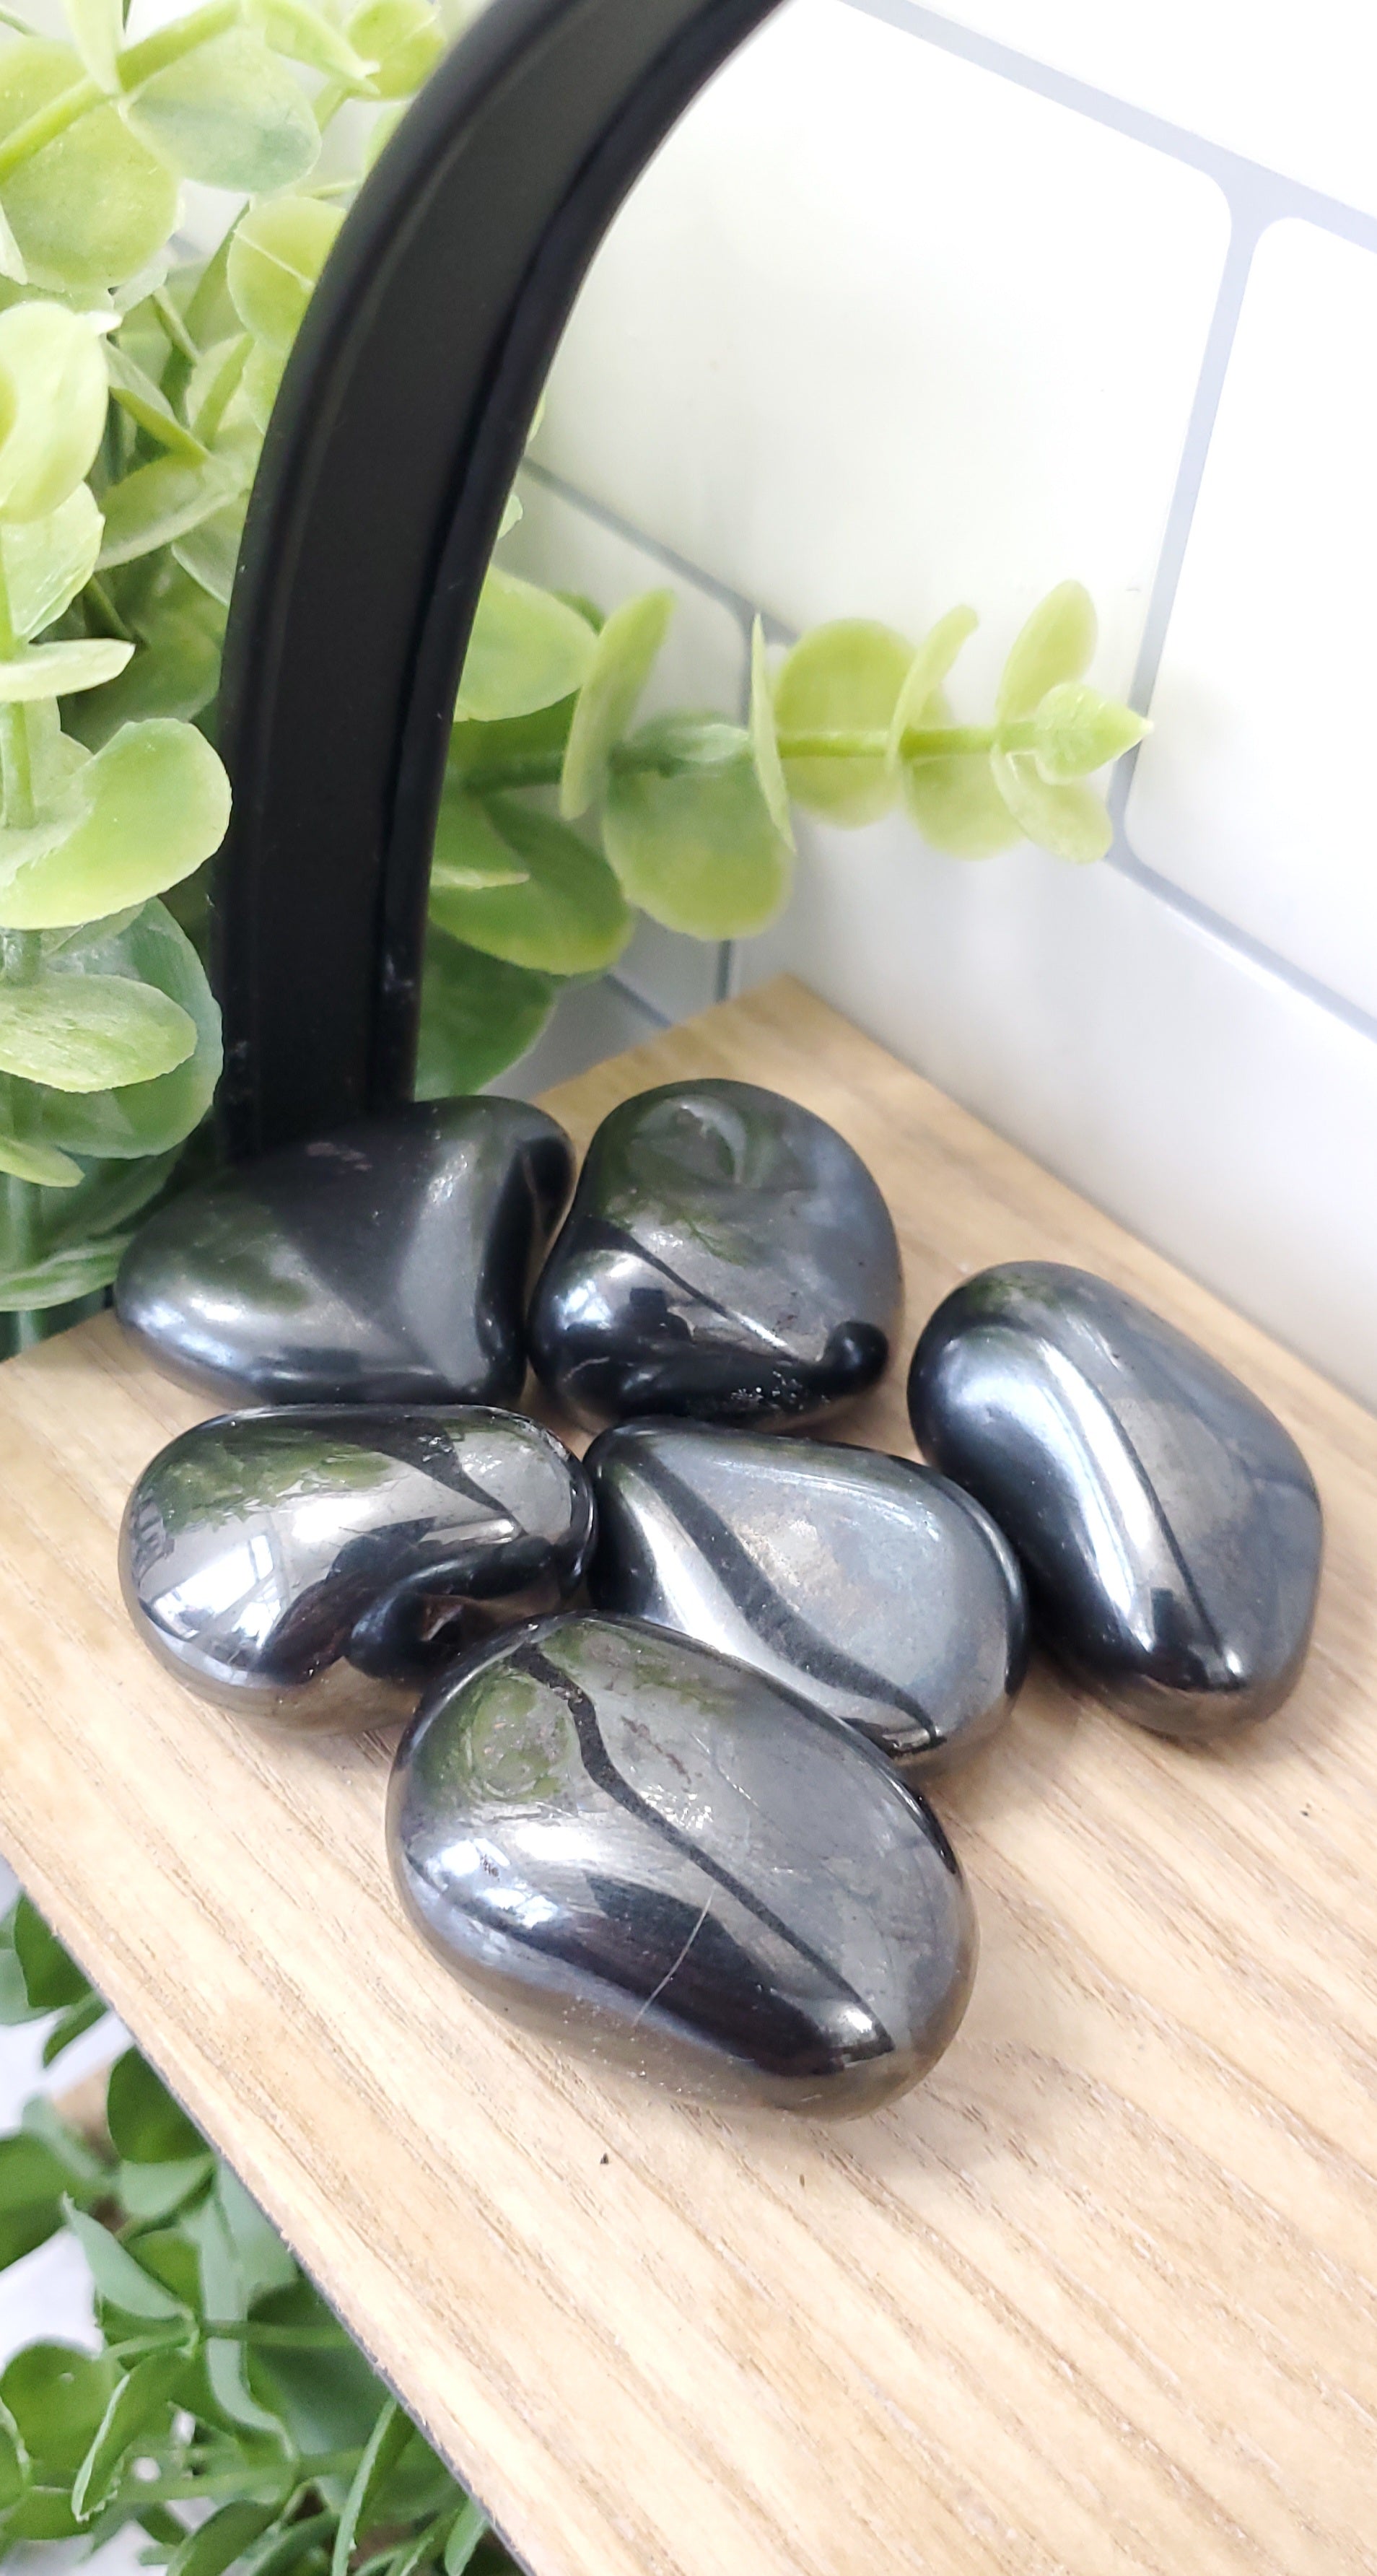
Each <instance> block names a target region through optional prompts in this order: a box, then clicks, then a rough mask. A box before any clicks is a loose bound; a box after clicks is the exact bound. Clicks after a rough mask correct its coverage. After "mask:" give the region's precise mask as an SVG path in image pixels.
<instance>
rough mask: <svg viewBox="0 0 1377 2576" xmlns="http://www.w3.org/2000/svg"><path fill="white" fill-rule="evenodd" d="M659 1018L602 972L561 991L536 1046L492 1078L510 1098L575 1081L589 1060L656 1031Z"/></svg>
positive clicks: (528, 1097) (595, 1060)
mask: <svg viewBox="0 0 1377 2576" xmlns="http://www.w3.org/2000/svg"><path fill="white" fill-rule="evenodd" d="M659 1026H660V1022H659V1020H658V1019H656V1018H655V1017H654V1016H653V1015H652V1013H651V1012H649V1011H648V1010H647V1009H646V1008H645V1005H644V1003H643V1002H639V1001H637V999H636V997H635V995H634V994H632V993H628V992H623V991H622V990H621V989H620V988H619V986H618V985H616V984H613V983H610V982H609V981H608V979H607V978H606V977H605V976H604V977H601V978H600V979H599V981H598V982H597V983H595V984H574V985H571V986H570V989H569V991H568V992H567V993H563V994H561V996H560V999H559V1001H558V1002H557V1003H556V1005H555V1009H554V1012H553V1015H552V1017H551V1018H550V1020H549V1021H548V1022H547V1024H546V1026H545V1027H544V1028H543V1029H542V1031H541V1033H540V1036H539V1037H538V1038H537V1039H536V1042H535V1045H534V1046H533V1047H528V1048H527V1050H526V1053H525V1054H524V1055H523V1056H519V1057H518V1058H517V1061H516V1063H515V1064H513V1065H509V1066H508V1067H507V1070H506V1072H505V1073H499V1074H498V1075H497V1077H496V1079H495V1080H494V1081H492V1082H490V1083H489V1084H488V1089H489V1091H495V1092H497V1093H499V1094H500V1096H501V1097H502V1098H503V1099H506V1100H533V1099H534V1098H535V1096H536V1093H537V1092H539V1091H549V1090H551V1089H552V1088H553V1086H554V1085H555V1083H557V1082H572V1081H573V1078H574V1076H575V1074H577V1073H586V1072H587V1070H588V1067H589V1066H590V1064H601V1063H602V1061H603V1058H604V1057H605V1056H609V1055H620V1054H621V1053H622V1052H623V1050H624V1049H625V1048H627V1047H634V1046H641V1045H642V1044H643V1043H644V1041H645V1039H646V1038H650V1037H654V1035H655V1032H656V1030H657V1029H658V1028H659Z"/></svg>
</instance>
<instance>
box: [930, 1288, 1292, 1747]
mask: <svg viewBox="0 0 1377 2576" xmlns="http://www.w3.org/2000/svg"><path fill="white" fill-rule="evenodd" d="M909 1409H910V1412H911V1414H912V1417H913V1428H914V1431H915V1433H916V1434H917V1437H918V1439H919V1441H920V1443H921V1444H922V1447H923V1448H924V1449H925V1450H926V1451H927V1454H928V1456H929V1457H930V1458H931V1459H932V1460H933V1461H934V1462H935V1464H936V1465H937V1466H939V1467H941V1468H944V1469H945V1471H946V1473H947V1474H948V1475H949V1476H954V1477H955V1478H956V1479H957V1480H958V1482H959V1483H961V1484H962V1485H965V1486H966V1487H967V1488H968V1490H969V1491H970V1492H971V1493H973V1494H975V1495H977V1496H978V1498H979V1500H980V1501H981V1502H982V1503H983V1504H984V1505H985V1508H986V1510H987V1511H988V1512H990V1513H992V1514H993V1516H994V1518H995V1519H996V1520H997V1521H998V1522H999V1524H1000V1527H1001V1528H1002V1529H1003V1530H1004V1532H1005V1533H1006V1535H1007V1536H1008V1537H1009V1538H1010V1539H1011V1540H1012V1542H1013V1545H1014V1547H1015V1549H1016V1550H1017V1552H1018V1554H1019V1556H1020V1558H1021V1559H1022V1563H1023V1569H1024V1573H1025V1575H1026V1576H1027V1579H1028V1587H1029V1593H1030V1597H1031V1601H1032V1606H1033V1612H1034V1617H1035V1621H1036V1623H1037V1625H1038V1628H1039V1630H1040V1632H1041V1634H1042V1636H1043V1637H1044V1638H1045V1640H1046V1642H1047V1644H1048V1645H1049V1646H1050V1647H1051V1648H1052V1649H1053V1651H1054V1652H1055V1653H1056V1654H1057V1655H1058V1656H1059V1657H1060V1659H1061V1661H1062V1662H1063V1663H1064V1664H1066V1665H1067V1667H1068V1668H1069V1669H1070V1671H1071V1672H1072V1673H1073V1674H1074V1675H1075V1676H1076V1677H1077V1678H1078V1679H1080V1680H1081V1681H1083V1682H1084V1683H1085V1684H1086V1685H1087V1686H1088V1687H1089V1688H1090V1689H1091V1690H1093V1691H1095V1692H1097V1693H1098V1694H1099V1696H1100V1697H1101V1698H1103V1699H1105V1700H1107V1701H1108V1702H1109V1703H1110V1705H1111V1706H1112V1707H1114V1708H1117V1709H1119V1710H1121V1711H1122V1713H1123V1714H1124V1716H1126V1717H1131V1718H1135V1719H1136V1720H1137V1722H1138V1724H1139V1725H1140V1726H1146V1727H1149V1728H1151V1729H1152V1730H1153V1732H1154V1733H1156V1734H1159V1735H1181V1736H1191V1737H1206V1736H1212V1735H1220V1734H1223V1733H1224V1732H1225V1731H1226V1730H1227V1729H1229V1728H1231V1727H1234V1726H1238V1725H1241V1724H1242V1723H1244V1721H1246V1720H1249V1719H1253V1718H1260V1717H1266V1716H1268V1715H1269V1714H1270V1712H1271V1711H1272V1710H1273V1709H1275V1708H1277V1707H1279V1706H1280V1704H1281V1702H1282V1701H1283V1700H1284V1699H1285V1698H1286V1696H1287V1694H1288V1693H1289V1692H1290V1691H1291V1690H1292V1689H1293V1688H1294V1686H1295V1683H1296V1680H1297V1678H1298V1676H1299V1673H1300V1669H1301V1665H1302V1663H1303V1662H1304V1659H1305V1652H1306V1648H1307V1646H1308V1644H1309V1641H1310V1628H1311V1622H1312V1620H1313V1617H1314V1611H1315V1594H1316V1589H1317V1586H1318V1583H1319V1574H1320V1552H1321V1542H1322V1525H1321V1516H1320V1503H1319V1496H1318V1495H1317V1493H1316V1491H1315V1485H1314V1480H1313V1478H1312V1476H1311V1474H1310V1470H1309V1468H1308V1467H1307V1466H1306V1463H1305V1460H1304V1459H1303V1457H1302V1456H1301V1453H1300V1451H1299V1449H1298V1448H1297V1447H1296V1444H1295V1442H1294V1440H1293V1439H1292V1438H1291V1435H1290V1433H1289V1432H1288V1431H1285V1430H1283V1428H1282V1425H1281V1424H1280V1423H1279V1422H1278V1421H1277V1419H1276V1416H1275V1414H1272V1413H1269V1412H1268V1410H1267V1408H1266V1406H1265V1405H1263V1404H1260V1403H1259V1401H1258V1399H1257V1397H1256V1396H1255V1395H1251V1394H1250V1393H1249V1391H1248V1389H1247V1387H1245V1386H1241V1385H1240V1384H1239V1381H1238V1379H1237V1378H1236V1377H1232V1376H1230V1374H1229V1371H1228V1370H1227V1369H1225V1368H1221V1367H1220V1365H1219V1362H1218V1361H1217V1360H1213V1359H1211V1358H1210V1357H1209V1356H1208V1354H1207V1353H1206V1352H1204V1351H1202V1350H1200V1349H1199V1348H1198V1346H1197V1345H1196V1344H1195V1343H1194V1342H1191V1341H1188V1340H1187V1338H1186V1336H1185V1334H1184V1333H1179V1332H1177V1331H1176V1330H1175V1328H1174V1326H1172V1325H1171V1324H1167V1323H1164V1322H1163V1321H1162V1319H1161V1317H1160V1316H1158V1315H1154V1314H1152V1313H1151V1311H1150V1310H1149V1308H1148V1307H1146V1306H1141V1305H1140V1304H1139V1303H1138V1301H1137V1299H1136V1298H1134V1297H1129V1296H1126V1295H1125V1294H1124V1291H1123V1290H1122V1289H1120V1288H1112V1287H1111V1286H1110V1285H1109V1283H1108V1282H1107V1281H1106V1280H1103V1279H1096V1278H1094V1277H1092V1276H1091V1274H1090V1273H1089V1272H1088V1271H1085V1270H1070V1269H1065V1268H1063V1267H1062V1266H1061V1264H1060V1263H1058V1262H1054V1261H1011V1262H1007V1263H1005V1264H1003V1265H1002V1266H1001V1267H1000V1268H998V1269H995V1270H985V1271H982V1272H981V1273H980V1274H979V1276H978V1277H976V1278H974V1279H967V1280H966V1281H965V1282H964V1284H963V1285H962V1286H961V1287H960V1288H957V1289H956V1290H954V1291H953V1293H952V1295H951V1296H950V1297H948V1298H947V1299H946V1300H945V1302H944V1304H942V1305H941V1306H939V1307H938V1309H937V1312H936V1314H935V1315H934V1316H933V1317H932V1319H931V1322H930V1323H929V1324H928V1326H927V1329H926V1331H925V1332H924V1334H923V1337H922V1339H921V1341H920V1342H919V1344H918V1348H917V1351H916V1352H915V1354H914V1359H913V1368H912V1372H911V1375H910V1378H909Z"/></svg>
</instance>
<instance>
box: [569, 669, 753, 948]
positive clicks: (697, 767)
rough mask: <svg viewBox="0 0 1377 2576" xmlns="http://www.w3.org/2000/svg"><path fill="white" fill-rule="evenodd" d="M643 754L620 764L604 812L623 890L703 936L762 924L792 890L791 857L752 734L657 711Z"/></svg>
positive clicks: (638, 745)
mask: <svg viewBox="0 0 1377 2576" xmlns="http://www.w3.org/2000/svg"><path fill="white" fill-rule="evenodd" d="M627 748H628V751H629V752H631V753H633V754H635V755H636V756H637V759H638V762H639V761H640V760H642V759H644V758H645V756H646V755H649V754H652V753H655V752H660V753H662V754H663V766H662V767H661V766H656V767H653V768H652V767H643V766H639V765H638V766H637V767H635V768H631V767H629V766H628V767H626V768H620V767H614V769H613V772H612V776H611V778H610V780H609V782H608V789H607V801H606V805H605V807H604V812H603V835H604V839H605V841H606V845H607V855H608V857H609V858H610V860H611V862H612V865H613V867H614V868H615V869H616V872H617V875H618V878H619V879H620V882H621V886H622V891H623V893H624V894H626V895H627V896H629V898H630V900H631V901H632V902H633V903H638V904H640V905H641V907H642V909H643V910H644V911H646V912H648V913H649V914H650V916H651V919H652V920H653V921H660V922H663V923H664V924H665V926H666V928H667V929H670V930H682V931H688V932H689V933H691V935H692V936H693V937H694V938H696V939H734V938H740V937H745V936H748V935H749V934H750V933H751V932H752V931H756V930H763V928H764V927H765V924H766V923H767V922H769V921H772V920H773V919H774V917H775V914H776V913H777V912H778V911H779V908H780V906H781V904H782V903H783V902H784V900H785V898H786V896H787V895H788V892H789V886H790V881H791V877H792V857H791V849H790V844H789V842H788V841H786V840H784V839H783V838H782V837H781V835H780V833H779V832H778V831H777V830H776V828H775V824H774V820H773V818H772V816H771V813H770V809H769V806H768V805H767V803H766V801H765V796H764V793H763V791H762V789H761V784H760V779H759V776H758V774H757V770H756V764H755V760H754V757H753V754H752V749H751V743H750V739H749V736H748V735H746V734H745V733H743V732H742V731H741V730H740V728H739V727H738V726H736V725H726V724H723V723H722V722H721V721H720V720H719V719H717V718H715V717H707V718H694V717H690V716H659V717H656V718H655V720H654V721H653V722H652V723H651V724H648V725H645V726H643V727H642V729H641V731H640V732H639V733H638V734H635V735H633V737H632V740H631V743H630V744H629V745H628V746H627Z"/></svg>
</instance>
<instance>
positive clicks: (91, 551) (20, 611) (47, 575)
mask: <svg viewBox="0 0 1377 2576" xmlns="http://www.w3.org/2000/svg"><path fill="white" fill-rule="evenodd" d="M102 524H103V523H102V520H101V515H100V512H99V510H98V509H97V508H96V504H95V500H94V498H93V496H92V493H91V490H90V487H89V485H88V484H85V483H78V485H77V487H76V490H75V491H74V492H69V493H68V495H67V498H66V500H65V501H62V502H59V504H58V507H57V508H56V509H55V510H50V511H49V512H48V513H47V515H46V517H44V518H41V519H29V520H27V521H26V522H25V523H24V525H23V526H22V527H14V528H5V529H3V530H0V554H2V555H3V559H4V568H5V590H6V595H7V597H8V599H9V606H10V624H11V626H12V627H13V628H14V631H15V634H16V635H17V636H19V637H20V638H21V639H22V640H23V641H24V642H26V643H27V641H28V639H29V637H30V636H31V635H38V634H41V632H42V630H43V628H44V627H45V626H51V625H52V623H53V620H54V618H57V617H60V616H61V615H62V612H63V610H64V608H69V607H70V606H71V603H72V601H73V600H74V599H75V598H76V595H77V593H78V591H80V590H84V589H85V587H86V584H87V582H88V581H89V580H90V578H91V575H92V573H93V572H94V571H95V568H96V557H97V555H98V554H99V552H100V539H101V528H102Z"/></svg>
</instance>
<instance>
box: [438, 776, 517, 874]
mask: <svg viewBox="0 0 1377 2576" xmlns="http://www.w3.org/2000/svg"><path fill="white" fill-rule="evenodd" d="M530 873H531V872H530V869H529V868H527V867H523V865H522V863H521V861H520V860H519V859H518V858H517V856H516V853H515V851H514V850H513V848H512V846H511V843H510V842H509V841H504V840H503V838H502V835H501V833H500V832H499V831H498V828H497V825H496V824H495V823H494V822H493V821H492V819H491V817H490V816H489V815H488V814H487V813H486V812H485V810H484V808H483V807H482V806H481V805H480V804H479V802H478V800H477V798H476V797H474V796H468V795H466V794H465V793H464V791H463V789H462V788H460V787H457V786H455V785H454V784H453V782H452V781H450V780H448V779H447V780H446V782H445V787H444V791H443V794H442V796H441V800H440V812H439V816H438V818H437V821H436V827H435V847H434V852H433V855H432V858H431V868H430V888H431V893H432V895H434V894H435V893H437V892H440V893H453V894H474V893H481V892H482V891H483V890H484V888H486V887H488V886H513V885H526V884H527V883H528V882H529V879H530Z"/></svg>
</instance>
